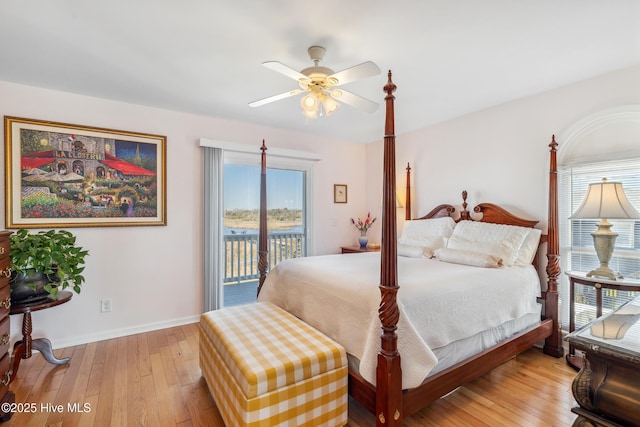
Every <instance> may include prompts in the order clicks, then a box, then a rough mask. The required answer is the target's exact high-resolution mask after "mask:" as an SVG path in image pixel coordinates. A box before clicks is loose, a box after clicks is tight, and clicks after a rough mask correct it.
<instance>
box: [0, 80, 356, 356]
mask: <svg viewBox="0 0 640 427" xmlns="http://www.w3.org/2000/svg"><path fill="white" fill-rule="evenodd" d="M0 114H1V115H3V116H5V115H8V116H16V117H24V118H32V119H39V120H50V121H57V122H63V123H73V124H81V125H87V126H98V127H105V128H110V129H120V130H128V131H134V132H145V133H152V134H159V135H166V136H167V193H168V194H167V208H168V209H167V210H168V212H167V221H168V225H167V226H166V227H115V228H74V229H72V231H73V232H74V233H75V234H76V235H77V237H78V242H79V244H80V245H82V246H84V247H85V249H88V250H89V251H90V256H89V258H88V260H87V265H86V270H85V277H86V284H85V285H84V287H83V291H82V293H81V294H80V295H74V297H73V298H72V300H71V301H70V302H69V303H67V304H65V305H63V306H60V307H55V308H52V309H48V310H44V311H39V312H34V313H33V335H34V337H37V336H45V337H47V338H49V339H50V340H51V341H52V342H53V345H54V347H55V348H58V347H64V346H67V345H73V344H78V343H83V342H89V341H94V340H98V339H104V338H110V337H113V336H121V335H127V334H130V333H135V332H138V331H142V330H150V329H157V328H160V327H165V326H170V325H174V324H179V323H185V322H191V321H195V320H196V319H197V318H198V315H199V314H200V313H201V311H202V304H203V271H202V269H203V259H202V246H203V241H202V232H203V226H202V222H203V214H202V210H203V206H202V196H203V184H202V180H203V172H202V164H203V162H202V158H201V148H200V147H199V146H198V141H199V139H200V138H201V137H208V138H211V139H216V140H223V141H231V142H237V143H243V144H248V145H253V146H255V147H256V150H257V149H258V148H259V146H260V144H261V141H262V139H263V138H264V139H265V140H266V142H267V145H268V146H269V147H281V148H290V149H295V150H303V151H311V152H315V153H319V154H320V155H321V156H322V158H323V159H322V160H321V161H318V162H317V164H316V166H315V172H314V184H315V188H314V194H315V200H314V210H315V212H314V219H315V228H314V230H312V233H313V236H315V239H314V241H313V243H312V251H314V252H315V253H316V254H326V253H337V252H338V248H339V246H340V245H345V244H355V242H356V237H355V234H354V229H353V227H352V226H351V224H350V222H349V218H350V217H351V216H354V215H358V214H360V212H361V211H362V210H364V209H365V208H364V201H365V176H364V174H363V173H362V172H361V171H362V170H363V169H364V168H365V151H366V148H365V147H364V146H362V145H358V144H353V143H349V142H346V141H332V140H327V139H321V138H315V137H313V136H309V135H304V134H300V133H294V132H285V131H282V130H276V129H271V128H267V127H259V126H252V125H247V124H244V123H238V122H233V121H228V120H222V119H217V118H211V117H204V116H196V115H190V114H183V113H177V112H172V111H167V110H161V109H156V108H149V107H144V106H139V105H131V104H124V103H120V102H114V101H110V100H105V99H97V98H91V97H85V96H78V95H74V94H69V93H63V92H57V91H51V90H46V89H41V88H34V87H29V86H22V85H16V84H11V83H6V82H0ZM0 156H1V157H0V164H1V165H2V167H4V150H2V154H0ZM0 176H1V178H0V180H1V182H0V185H1V186H2V188H3V189H4V174H0ZM334 183H342V184H348V186H349V203H348V204H345V205H342V204H334V203H333V184H334ZM0 199H1V200H0V205H1V208H0V212H1V213H0V217H1V218H0V224H4V212H5V209H4V197H1V198H0ZM334 220H335V221H334ZM334 222H335V225H334ZM103 298H111V299H112V301H113V307H112V310H113V311H112V312H111V313H104V314H103V313H100V300H101V299H103ZM20 322H21V316H12V318H11V329H12V338H13V339H14V340H15V339H17V338H18V335H19V332H20V330H21V323H20Z"/></svg>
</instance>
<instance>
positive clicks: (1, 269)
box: [0, 231, 15, 421]
mask: <svg viewBox="0 0 640 427" xmlns="http://www.w3.org/2000/svg"><path fill="white" fill-rule="evenodd" d="M10 235H11V232H10V231H0V403H1V404H2V405H0V406H1V407H2V408H5V407H6V406H7V405H4V403H13V402H14V401H15V395H14V394H13V392H11V391H9V383H10V382H11V355H10V354H9V345H10V339H11V334H10V333H9V327H10V322H9V310H10V308H11V290H10V288H9V277H11V261H10V260H9V249H10V247H11V243H10V241H9V236H10ZM11 414H12V413H11V412H3V411H2V410H0V421H6V420H8V419H9V418H11Z"/></svg>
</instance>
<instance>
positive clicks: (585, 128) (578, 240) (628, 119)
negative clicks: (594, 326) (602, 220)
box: [558, 106, 640, 329]
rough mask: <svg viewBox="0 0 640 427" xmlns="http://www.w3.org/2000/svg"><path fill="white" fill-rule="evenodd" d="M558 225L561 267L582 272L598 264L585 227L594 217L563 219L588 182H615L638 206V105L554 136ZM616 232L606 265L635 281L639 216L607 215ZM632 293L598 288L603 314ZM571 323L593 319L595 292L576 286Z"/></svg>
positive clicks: (564, 288) (565, 308)
mask: <svg viewBox="0 0 640 427" xmlns="http://www.w3.org/2000/svg"><path fill="white" fill-rule="evenodd" d="M559 144H560V150H559V160H558V162H559V175H558V183H559V217H560V221H559V223H560V224H559V225H560V247H561V257H560V259H561V268H562V270H563V271H565V272H567V271H577V272H588V271H591V270H593V269H594V268H596V267H597V266H598V265H599V260H598V258H597V255H596V253H595V249H594V245H593V238H592V236H591V232H593V231H595V230H596V229H597V226H596V223H597V222H598V220H586V219H569V217H570V216H571V215H572V214H573V213H574V212H575V211H576V210H577V209H578V207H579V206H580V204H581V203H582V201H583V200H584V198H585V195H586V193H587V190H588V187H589V184H592V183H598V182H601V181H602V178H607V180H608V181H609V182H613V181H615V182H621V183H622V186H623V188H624V191H625V194H626V195H627V198H628V199H629V201H630V202H631V204H632V205H633V206H634V207H635V208H636V209H637V210H639V211H640V106H625V107H620V108H615V109H611V110H606V111H603V112H600V113H597V114H594V115H592V116H589V117H586V118H585V119H583V120H581V121H579V122H578V123H576V124H575V125H574V126H572V127H571V128H570V129H568V130H567V131H566V132H565V133H564V134H563V136H562V137H561V138H559ZM610 222H611V223H612V224H613V228H612V231H614V232H616V233H617V234H618V237H617V239H616V245H615V250H614V253H613V257H612V258H611V261H610V262H609V266H610V267H611V269H612V270H614V271H615V272H619V273H621V274H622V276H623V277H624V278H625V280H638V281H639V283H640V220H635V221H618V220H610ZM560 279H561V280H560V293H561V300H562V301H568V299H569V290H568V280H567V278H566V276H565V275H561V278H560ZM635 296H636V293H634V292H628V291H611V290H609V291H606V292H603V303H602V307H603V313H606V312H608V311H610V310H612V309H614V308H617V307H619V306H621V305H622V304H624V303H626V302H627V301H629V300H630V299H632V298H633V297H635ZM575 307H576V318H575V321H576V327H577V328H579V327H581V326H584V325H585V324H586V323H588V322H589V321H591V320H593V319H594V318H595V312H596V310H595V291H594V289H593V288H592V287H586V286H584V287H583V286H581V285H576V302H575ZM561 314H562V316H561V317H562V326H563V328H564V329H568V324H569V304H562V313H561Z"/></svg>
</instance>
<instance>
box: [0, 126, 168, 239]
mask: <svg viewBox="0 0 640 427" xmlns="http://www.w3.org/2000/svg"><path fill="white" fill-rule="evenodd" d="M4 135H5V138H4V139H5V187H6V188H5V190H6V191H5V209H6V216H5V222H6V228H68V227H117V226H136V225H139V226H142V225H166V224H167V215H166V212H167V185H166V162H167V160H166V137H164V136H160V135H150V134H144V133H137V132H127V131H118V130H111V129H103V128H97V127H89V126H78V125H71V124H65V123H55V122H47V121H40V120H32V119H23V118H18V117H8V116H5V118H4Z"/></svg>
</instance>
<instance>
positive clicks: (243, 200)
mask: <svg viewBox="0 0 640 427" xmlns="http://www.w3.org/2000/svg"><path fill="white" fill-rule="evenodd" d="M223 200H224V202H223V206H224V208H223V211H224V220H223V221H224V222H223V230H224V232H223V234H224V238H223V239H222V240H223V242H222V244H223V246H224V247H223V248H222V254H223V257H224V279H223V283H222V286H223V289H222V292H221V294H222V295H223V304H224V306H232V305H238V304H245V303H249V302H253V301H255V299H256V291H257V286H258V224H259V214H260V209H259V208H260V167H259V166H257V162H256V161H255V159H254V158H251V159H247V158H245V157H243V156H241V157H238V156H225V164H224V197H223ZM306 201H307V170H305V168H304V167H296V165H294V164H291V165H283V167H281V168H280V167H278V168H276V167H273V168H268V169H267V228H268V239H267V240H268V250H269V268H272V267H273V266H275V265H276V264H278V263H279V262H281V261H284V260H286V259H289V258H297V257H302V256H306V253H307V232H306V231H307V229H308V228H307V227H308V216H307V207H306V205H307V203H306Z"/></svg>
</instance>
